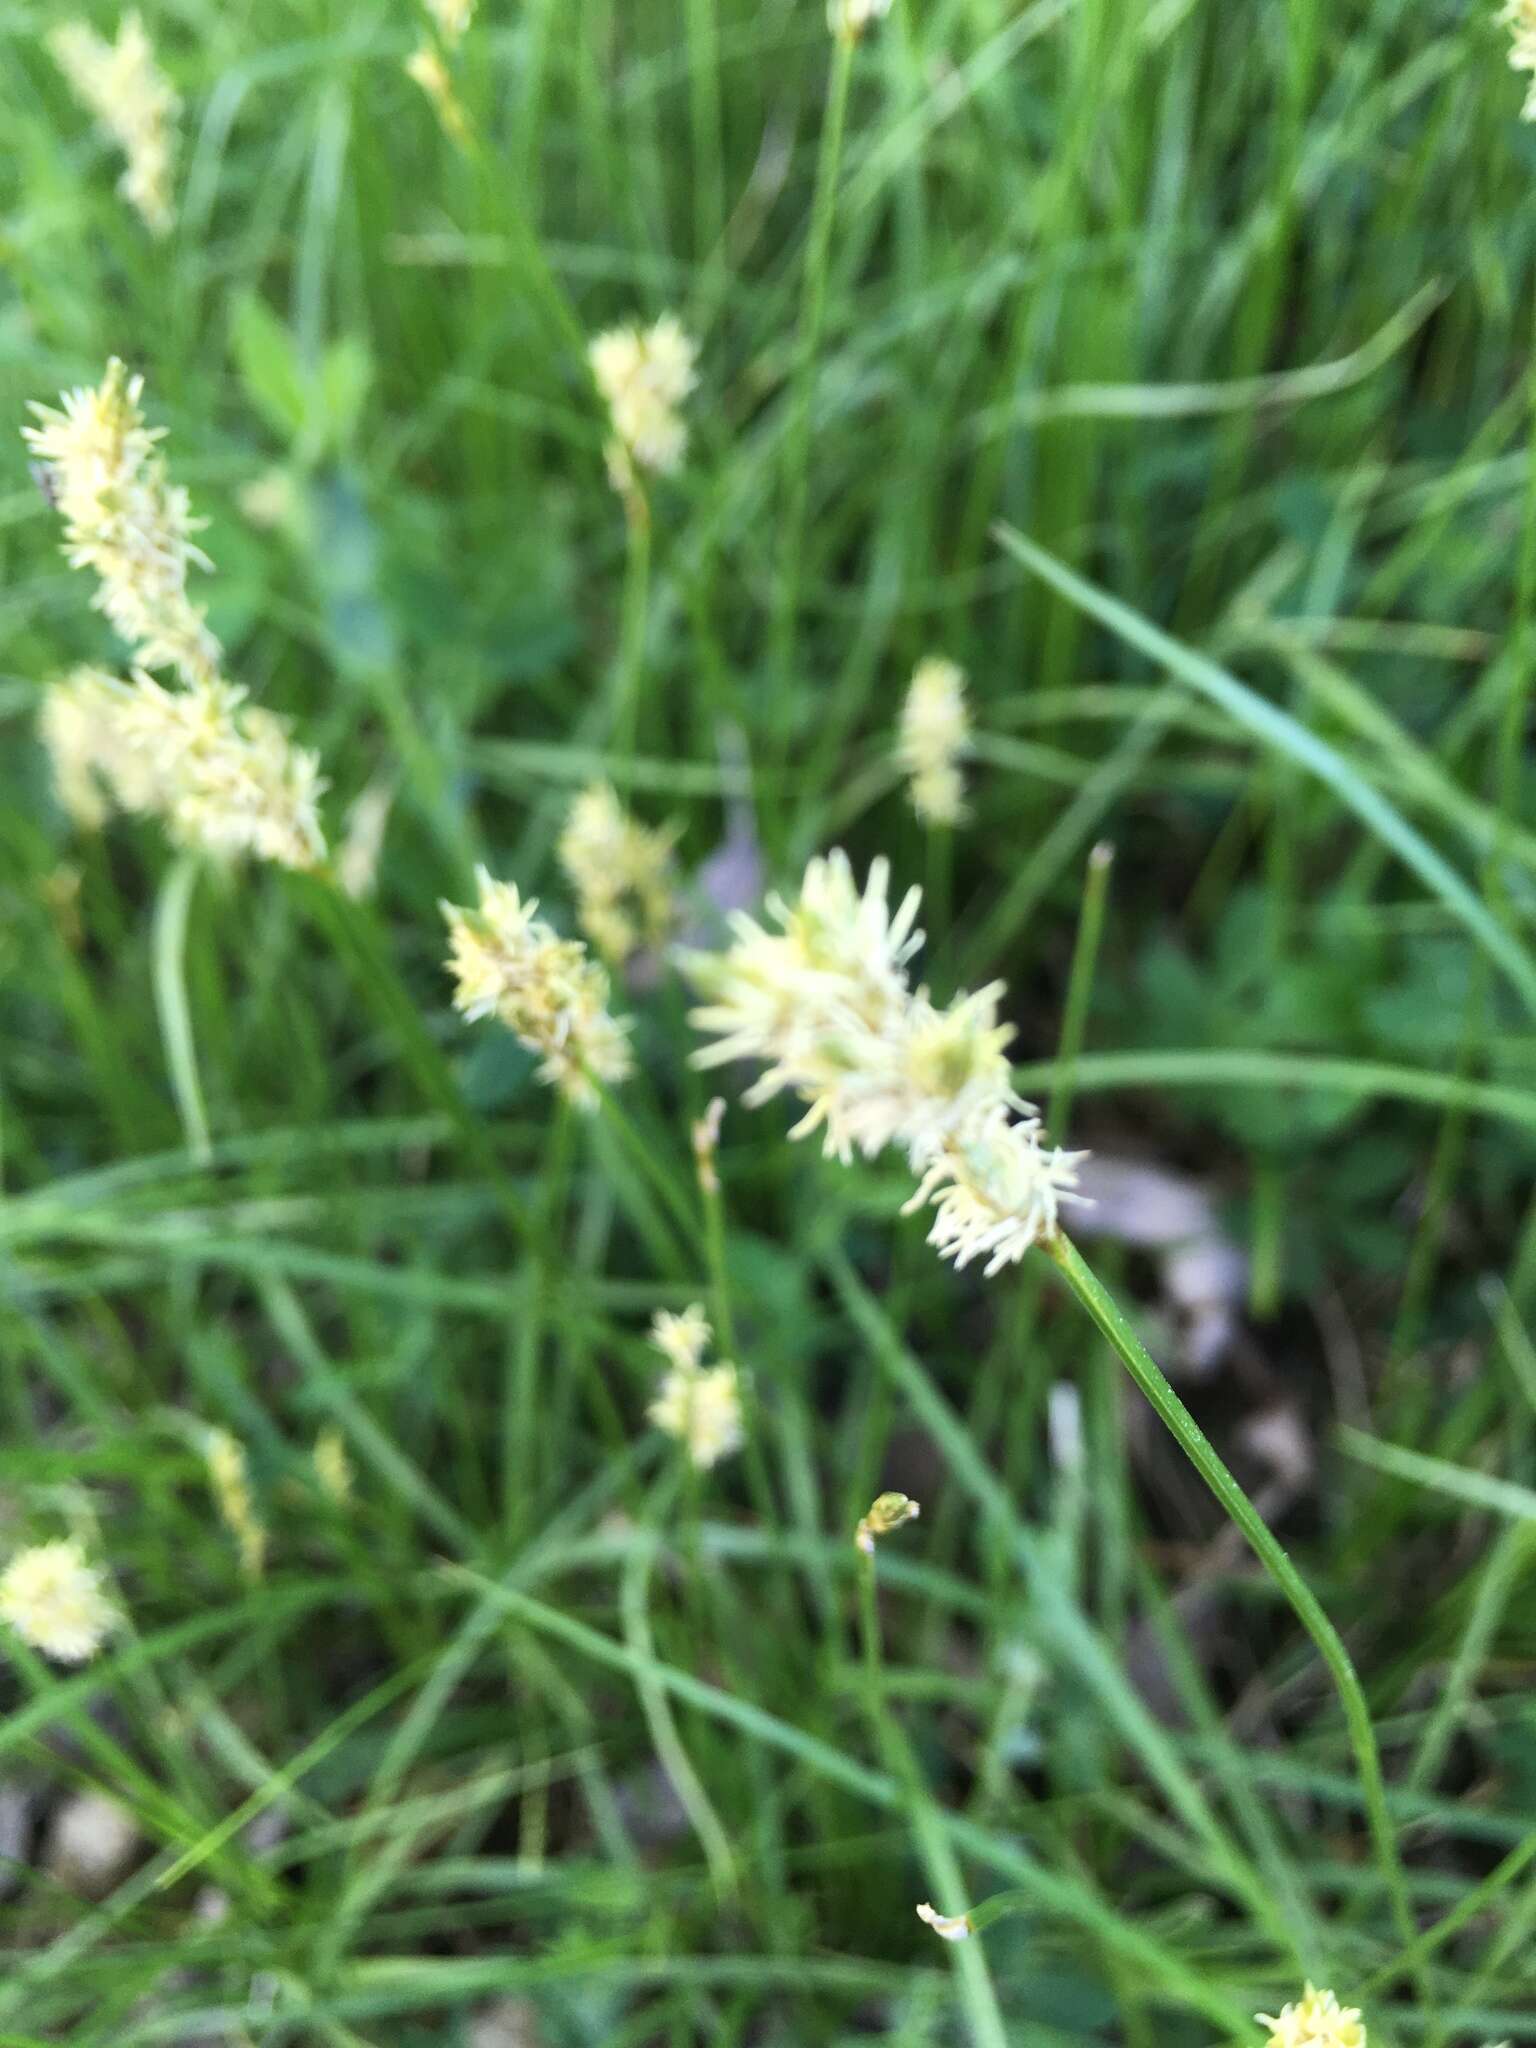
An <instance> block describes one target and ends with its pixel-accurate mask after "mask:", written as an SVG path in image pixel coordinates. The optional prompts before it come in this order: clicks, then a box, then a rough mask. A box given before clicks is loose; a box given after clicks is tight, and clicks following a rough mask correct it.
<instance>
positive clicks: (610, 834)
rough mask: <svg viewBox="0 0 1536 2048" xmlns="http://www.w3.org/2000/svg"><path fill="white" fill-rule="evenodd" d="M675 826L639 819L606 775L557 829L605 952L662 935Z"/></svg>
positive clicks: (624, 950) (586, 922)
mask: <svg viewBox="0 0 1536 2048" xmlns="http://www.w3.org/2000/svg"><path fill="white" fill-rule="evenodd" d="M675 837H676V835H675V833H673V832H671V831H668V830H664V829H662V830H658V829H657V828H656V827H654V826H650V825H642V824H641V823H640V821H639V820H638V819H637V818H633V817H631V816H630V814H629V812H628V811H626V810H625V808H624V806H623V805H622V804H621V803H620V802H619V799H618V797H617V796H616V795H615V794H614V791H613V788H612V786H611V785H610V784H608V783H606V782H595V783H593V784H592V786H591V787H590V788H589V789H584V790H583V791H582V792H581V794H580V795H579V796H578V797H577V799H576V801H575V802H574V803H573V804H572V805H571V808H570V813H569V815H568V816H567V818H566V821H565V828H564V830H563V831H562V832H561V834H560V845H559V854H560V864H561V866H562V867H563V868H564V869H565V872H566V874H567V875H568V876H569V877H570V880H571V885H572V887H573V888H574V889H575V891H576V912H577V916H578V917H579V918H580V920H581V924H582V927H583V929H584V930H585V932H586V934H587V936H588V937H589V938H590V939H591V941H592V943H593V944H594V945H595V946H596V947H597V949H598V951H599V952H600V953H603V954H606V955H607V957H608V958H609V959H610V960H618V961H623V960H627V959H628V957H629V955H630V954H631V953H633V952H634V951H635V950H636V949H637V948H638V947H640V946H642V945H656V944H658V943H659V942H660V941H661V940H662V939H663V938H665V936H666V934H667V931H668V929H669V928H670V926H671V924H672V921H673V916H674V908H675V901H674V889H673V875H672V846H673V841H674V839H675Z"/></svg>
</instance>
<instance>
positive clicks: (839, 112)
mask: <svg viewBox="0 0 1536 2048" xmlns="http://www.w3.org/2000/svg"><path fill="white" fill-rule="evenodd" d="M853 53H854V41H853V39H852V38H851V37H848V36H838V37H837V38H836V39H835V41H834V43H833V46H832V70H831V73H830V75H829V77H828V79H827V98H826V105H825V109H824V111H823V114H822V121H821V149H820V153H819V155H818V158H817V163H816V191H815V194H814V197H813V198H812V201H811V225H810V232H809V235H808V237H807V240H806V247H805V270H804V273H803V276H802V281H801V287H800V317H799V321H798V323H797V325H796V328H795V354H794V368H793V371H792V373H791V388H790V413H789V432H788V434H787V435H786V437H785V443H784V496H783V504H784V523H783V530H782V539H781V547H780V565H779V580H778V601H777V604H776V606H775V609H774V618H773V640H772V646H773V660H772V669H773V679H774V687H775V689H776V690H777V691H779V692H780V693H782V691H783V689H784V688H785V686H786V685H787V683H788V681H789V671H790V668H791V665H792V663H793V660H794V651H795V621H796V617H797V615H798V613H799V609H800V566H801V565H800V557H801V554H802V551H803V548H804V541H805V510H806V498H807V472H808V467H809V461H810V448H811V394H812V392H813V390H814V388H815V383H816V359H817V356H818V354H819V352H820V348H821V335H822V328H823V326H824V324H825V319H826V307H827V267H828V261H829V258H830V256H831V253H832V223H833V219H834V217H835V215H836V212H837V182H838V174H839V170H840V167H841V164H842V155H843V129H844V126H845V124H846V122H847V117H848V87H849V81H850V80H851V79H852V76H853Z"/></svg>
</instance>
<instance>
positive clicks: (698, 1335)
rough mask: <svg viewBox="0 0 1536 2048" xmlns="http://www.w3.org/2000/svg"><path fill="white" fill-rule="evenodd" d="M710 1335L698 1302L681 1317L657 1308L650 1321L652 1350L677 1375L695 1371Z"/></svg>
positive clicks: (702, 1307)
mask: <svg viewBox="0 0 1536 2048" xmlns="http://www.w3.org/2000/svg"><path fill="white" fill-rule="evenodd" d="M713 1335H714V1332H713V1331H712V1330H711V1329H710V1327H709V1318H708V1316H706V1315H705V1313H704V1304H703V1303H702V1302H700V1301H694V1302H690V1303H689V1304H688V1306H687V1308H685V1309H684V1310H683V1312H682V1314H681V1315H676V1316H675V1315H672V1314H671V1313H669V1311H668V1310H666V1309H664V1308H659V1309H657V1311H656V1313H655V1315H654V1316H652V1318H651V1335H650V1342H651V1346H652V1349H653V1350H656V1351H659V1352H660V1353H661V1355H662V1357H663V1358H664V1359H666V1361H667V1363H668V1364H669V1365H672V1366H675V1367H676V1368H677V1369H678V1371H679V1372H697V1371H698V1369H699V1367H700V1366H701V1365H702V1364H703V1362H704V1354H705V1352H706V1351H707V1350H708V1349H709V1346H710V1340H711V1338H712V1337H713Z"/></svg>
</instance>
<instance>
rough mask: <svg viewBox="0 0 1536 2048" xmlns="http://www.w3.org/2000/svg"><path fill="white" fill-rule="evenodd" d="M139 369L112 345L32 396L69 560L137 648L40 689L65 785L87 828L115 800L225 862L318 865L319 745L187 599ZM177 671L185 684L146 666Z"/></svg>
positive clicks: (31, 435) (51, 748)
mask: <svg viewBox="0 0 1536 2048" xmlns="http://www.w3.org/2000/svg"><path fill="white" fill-rule="evenodd" d="M141 390H142V380H141V379H140V378H138V377H133V378H130V377H129V376H128V373H127V371H126V370H125V369H124V367H123V365H122V363H121V362H120V361H118V360H117V358H116V357H114V358H113V359H112V360H111V361H110V362H109V363H108V365H107V369H106V374H105V376H104V377H103V378H102V380H101V383H100V384H99V385H97V386H95V387H92V388H86V389H81V390H77V391H69V392H66V393H65V394H64V397H63V400H62V404H61V409H59V410H54V409H52V408H50V407H48V406H41V405H35V406H34V407H33V411H34V412H35V413H36V414H37V418H38V424H37V425H36V426H33V427H28V428H26V429H25V430H24V433H25V437H26V440H27V442H28V444H29V445H30V447H31V448H32V450H33V452H34V453H35V454H36V455H37V456H38V457H39V458H40V460H41V461H42V462H43V463H45V464H46V466H47V470H48V476H49V481H50V485H51V490H52V495H53V498H54V501H55V503H56V505H57V506H58V509H59V512H60V514H61V516H62V518H63V521H64V551H65V554H66V556H67V558H68V560H69V562H70V563H71V565H72V566H74V567H77V568H89V569H92V570H94V572H95V574H96V578H97V584H98V590H97V598H96V602H97V604H98V606H99V607H100V609H101V610H102V611H104V612H105V613H106V615H107V617H108V618H109V619H110V620H111V622H112V624H113V625H114V626H115V627H116V629H117V631H118V632H119V633H120V634H121V635H122V636H123V638H124V639H125V640H127V641H128V643H129V645H130V646H131V647H132V648H133V651H134V654H135V657H136V661H137V668H136V671H135V674H134V676H133V680H132V681H131V682H130V683H124V682H120V681H119V680H118V679H117V678H116V677H113V676H108V675H104V674H103V673H102V672H101V671H99V670H93V669H88V670H77V671H76V673H75V674H74V675H73V676H72V677H70V678H69V679H68V681H67V682H65V683H62V684H56V685H55V686H54V688H53V689H52V690H51V691H50V692H49V693H48V696H47V698H46V699H45V701H44V705H43V709H42V714H41V721H40V723H41V732H42V738H43V743H44V745H45V746H46V748H47V750H48V753H49V757H50V759H51V761H52V764H53V770H54V776H55V780H56V782H57V784H58V789H59V794H60V797H61V800H62V801H63V802H64V804H65V806H66V807H67V808H68V809H69V811H70V812H71V814H72V815H73V816H74V817H75V818H76V819H77V820H78V822H80V823H81V824H84V825H99V824H100V823H101V822H102V821H103V819H104V817H105V815H106V813H107V810H108V809H109V808H114V807H115V808H117V809H119V810H125V811H135V812H146V813H153V814H155V815H158V816H160V817H162V818H163V819H164V821H165V823H166V826H167V829H168V830H169V831H170V833H171V835H172V837H173V838H175V839H176V840H178V841H179V842H180V843H181V844H182V845H184V846H189V847H194V848H197V849H198V850H200V851H203V852H206V853H209V854H212V855H213V856H214V857H215V858H218V859H230V858H234V857H236V856H239V855H245V854H253V855H255V856H256V857H257V858H258V859H261V860H271V861H276V862H278V863H279V864H281V865H282V866H284V867H292V868H311V867H314V866H316V865H317V864H318V863H319V862H320V860H321V859H323V857H324V854H325V838H324V834H323V832H322V830H321V826H320V815H319V800H320V797H321V794H322V793H323V791H324V789H325V782H324V779H323V778H322V776H321V774H320V764H319V761H318V760H317V758H316V757H315V755H313V754H311V753H309V752H307V751H306V750H305V749H303V748H301V747H296V746H295V745H294V744H293V742H292V740H291V738H290V737H289V733H288V728H287V726H286V725H285V724H284V722H283V721H282V720H281V719H279V718H277V717H274V716H273V714H272V713H271V712H269V711H263V710H260V709H259V708H257V707H256V706H254V705H250V704H247V703H246V701H245V692H244V691H243V690H240V689H237V688H235V687H234V686H233V685H232V684H230V683H227V682H225V681H224V680H223V678H222V676H221V675H220V673H219V646H218V642H217V641H216V640H215V639H214V637H213V635H212V634H211V633H210V632H209V631H208V629H207V627H206V626H205V625H204V623H203V615H202V612H201V611H200V610H199V609H198V607H197V606H195V605H194V604H193V603H192V602H191V600H190V598H189V597H188V596H187V572H188V569H189V568H190V567H191V566H193V565H194V564H196V565H198V566H201V567H203V568H206V567H208V566H209V565H208V561H207V558H206V556H204V555H203V554H202V553H201V551H200V550H199V549H198V548H197V547H196V546H194V544H193V542H192V539H191V536H192V534H193V532H194V531H195V530H196V528H197V526H198V524H199V522H198V521H196V520H194V519H193V517H192V514H191V509H190V506H189V504H188V501H187V495H186V493H185V491H183V490H180V489H179V488H177V487H176V486H174V485H173V484H172V483H171V482H170V481H169V479H168V477H167V475H166V472H165V465H164V462H163V461H162V459H161V457H160V454H159V452H158V449H157V446H156V443H157V441H158V439H159V431H158V430H157V429H152V428H150V427H148V426H147V425H146V424H145V420H144V415H143V412H142V411H141V410H140V407H139V396H140V392H141ZM165 668H169V669H172V670H174V672H175V675H176V677H177V678H178V680H179V683H180V685H181V687H178V688H167V687H166V686H165V685H163V684H161V683H160V682H158V681H156V680H155V678H154V677H153V676H152V675H151V674H149V673H148V671H150V670H153V669H165Z"/></svg>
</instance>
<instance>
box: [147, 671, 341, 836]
mask: <svg viewBox="0 0 1536 2048" xmlns="http://www.w3.org/2000/svg"><path fill="white" fill-rule="evenodd" d="M120 720H121V727H122V731H123V735H124V739H125V743H126V745H127V746H128V748H130V749H131V750H133V751H134V752H136V754H137V756H138V759H139V760H140V761H141V762H142V763H144V764H147V765H148V766H150V767H152V768H153V769H154V772H155V777H156V782H155V787H154V789H153V793H152V797H151V800H150V802H149V803H147V804H142V803H141V804H140V805H139V806H138V808H141V809H150V810H154V811H156V812H158V813H159V814H160V815H161V816H163V818H164V819H165V823H166V828H167V830H168V831H169V832H170V834H171V837H172V838H173V839H175V840H176V841H177V842H178V843H179V844H181V845H183V846H188V847H193V848H196V849H198V850H199V851H201V852H204V853H207V854H209V855H211V856H212V857H213V858H214V859H215V860H235V859H238V858H240V857H242V856H244V855H247V854H249V855H252V856H254V858H256V859H257V860H270V861H275V862H276V863H277V865H278V866H280V867H287V868H300V869H306V868H313V867H315V866H317V865H318V863H319V862H320V861H321V860H322V859H323V858H324V855H325V835H324V833H323V832H322V830H321V826H320V809H319V806H320V798H321V795H322V794H323V793H324V790H325V787H326V784H325V778H324V777H323V776H322V775H321V773H320V762H319V757H318V756H317V755H315V754H313V753H311V752H310V751H309V750H308V749H307V748H304V747H298V746H295V745H294V743H293V740H292V738H291V736H290V734H289V730H288V726H287V724H286V723H285V721H284V720H282V719H281V718H278V717H276V716H275V715H274V714H273V713H272V712H270V711H263V710H262V709H261V708H260V707H259V706H257V705H253V704H247V703H246V702H245V692H244V691H243V690H240V689H237V688H236V687H235V686H234V685H233V684H230V683H226V682H223V681H222V680H220V679H218V678H215V679H213V680H211V681H210V682H207V683H203V684H199V685H197V686H196V687H195V688H192V689H186V690H168V689H165V688H163V687H162V686H161V685H160V684H159V683H157V682H156V681H155V680H154V679H153V677H151V676H146V675H140V676H136V677H135V678H134V682H133V687H132V689H131V690H130V691H129V693H128V696H127V699H126V701H125V703H124V704H123V707H122V710H121V713H120ZM125 808H132V806H127V805H125Z"/></svg>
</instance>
